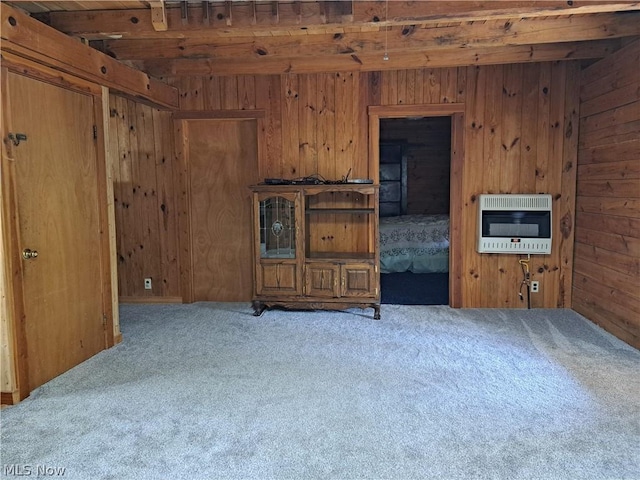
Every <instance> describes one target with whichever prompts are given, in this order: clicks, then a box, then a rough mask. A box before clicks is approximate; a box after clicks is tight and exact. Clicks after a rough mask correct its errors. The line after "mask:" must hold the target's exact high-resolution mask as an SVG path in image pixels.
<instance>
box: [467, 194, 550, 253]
mask: <svg viewBox="0 0 640 480" xmlns="http://www.w3.org/2000/svg"><path fill="white" fill-rule="evenodd" d="M551 207H552V199H551V195H547V194H531V195H529V194H482V195H480V202H479V208H480V211H479V214H478V252H479V253H516V254H550V253H551Z"/></svg>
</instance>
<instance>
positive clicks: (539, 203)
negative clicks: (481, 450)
mask: <svg viewBox="0 0 640 480" xmlns="http://www.w3.org/2000/svg"><path fill="white" fill-rule="evenodd" d="M480 208H481V209H482V210H549V209H551V195H547V194H544V195H543V194H540V195H523V194H522V195H516V194H514V195H507V194H499V195H480Z"/></svg>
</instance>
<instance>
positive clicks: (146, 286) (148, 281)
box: [144, 278, 151, 290]
mask: <svg viewBox="0 0 640 480" xmlns="http://www.w3.org/2000/svg"><path fill="white" fill-rule="evenodd" d="M144 289H145V290H151V279H150V278H145V279H144Z"/></svg>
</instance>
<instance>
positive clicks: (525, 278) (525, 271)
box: [518, 255, 531, 309]
mask: <svg viewBox="0 0 640 480" xmlns="http://www.w3.org/2000/svg"><path fill="white" fill-rule="evenodd" d="M530 260H531V255H528V257H527V259H526V260H522V259H520V260H518V263H519V264H520V268H521V269H522V282H520V291H519V292H518V296H519V297H520V300H521V301H524V297H523V295H522V288H523V287H525V286H526V288H527V308H528V309H530V308H531V273H530V272H529V261H530Z"/></svg>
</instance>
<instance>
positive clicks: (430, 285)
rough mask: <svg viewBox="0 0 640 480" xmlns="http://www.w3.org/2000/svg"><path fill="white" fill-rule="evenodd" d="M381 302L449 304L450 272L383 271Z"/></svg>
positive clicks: (395, 303) (381, 276)
mask: <svg viewBox="0 0 640 480" xmlns="http://www.w3.org/2000/svg"><path fill="white" fill-rule="evenodd" d="M380 289H381V292H380V293H381V303H383V304H392V305H448V304H449V274H448V273H411V272H402V273H383V274H381V275H380Z"/></svg>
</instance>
